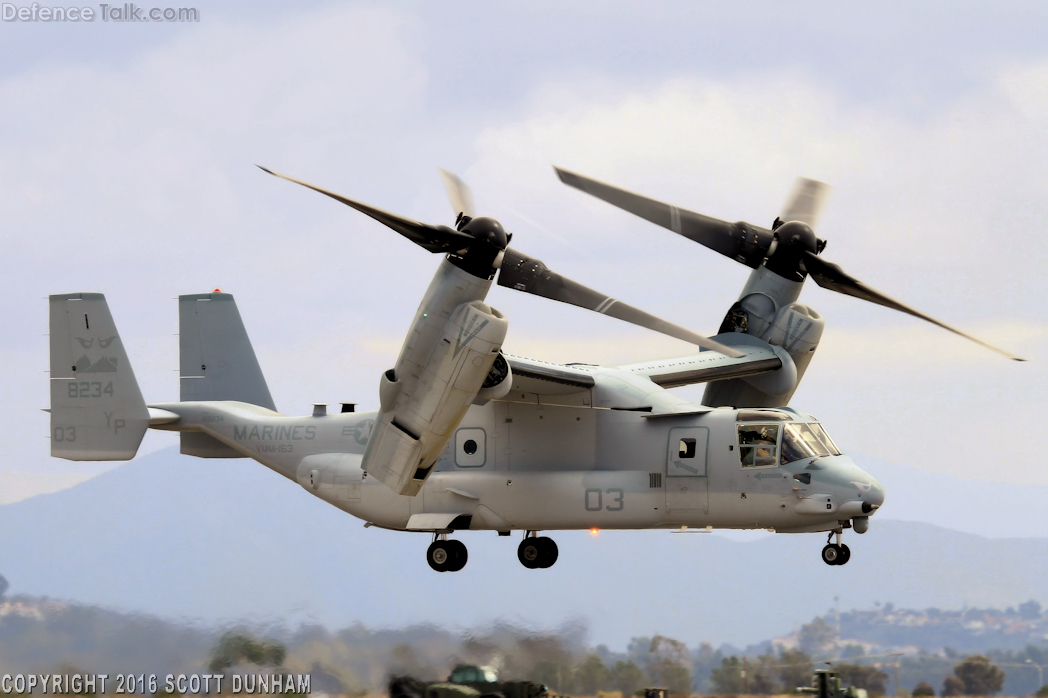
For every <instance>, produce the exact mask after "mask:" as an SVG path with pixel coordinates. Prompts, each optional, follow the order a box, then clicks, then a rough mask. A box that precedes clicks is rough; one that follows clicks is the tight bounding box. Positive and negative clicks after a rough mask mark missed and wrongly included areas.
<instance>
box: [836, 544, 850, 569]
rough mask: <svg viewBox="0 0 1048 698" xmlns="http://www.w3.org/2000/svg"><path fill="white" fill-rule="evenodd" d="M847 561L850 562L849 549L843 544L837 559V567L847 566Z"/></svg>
mask: <svg viewBox="0 0 1048 698" xmlns="http://www.w3.org/2000/svg"><path fill="white" fill-rule="evenodd" d="M848 560H851V548H849V547H848V546H847V545H845V544H844V543H841V555H840V557H839V558H837V564H838V565H847V564H848Z"/></svg>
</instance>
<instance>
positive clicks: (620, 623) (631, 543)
mask: <svg viewBox="0 0 1048 698" xmlns="http://www.w3.org/2000/svg"><path fill="white" fill-rule="evenodd" d="M1001 504H1002V505H1003V503H1001ZM554 535H555V537H556V539H557V542H558V544H559V545H560V551H561V553H560V560H559V561H558V562H557V564H556V566H555V567H553V568H552V569H549V570H544V571H543V570H527V569H524V568H523V567H522V566H521V565H520V564H519V563H518V562H517V560H516V546H517V536H513V537H511V538H499V537H497V536H496V535H495V534H494V533H470V532H465V533H463V534H462V536H461V538H462V540H463V541H464V542H466V544H467V545H468V546H469V550H470V560H469V564H468V565H467V567H466V569H464V570H463V571H462V572H458V573H447V574H437V573H435V572H432V571H431V570H430V569H429V568H428V567H427V566H426V564H425V562H424V558H423V554H424V551H425V548H426V546H427V545H428V544H429V536H428V535H426V534H408V533H397V532H391V531H383V530H379V529H374V528H371V529H364V528H363V525H362V522H361V521H359V520H357V519H355V518H353V517H351V516H349V515H347V514H344V513H342V512H340V511H338V510H336V509H335V508H333V507H331V506H329V505H327V504H325V503H323V502H321V501H320V500H317V499H315V498H313V497H312V496H310V495H309V494H308V493H306V492H305V491H304V490H302V489H301V488H300V487H298V485H296V484H294V483H291V482H289V481H287V480H285V479H283V478H281V477H280V476H278V475H275V474H274V473H272V472H270V471H268V470H267V469H265V468H264V467H262V466H260V465H258V464H257V463H254V462H251V461H246V460H199V459H194V458H188V457H183V456H180V455H178V453H177V452H176V451H175V450H174V449H168V450H164V451H160V452H158V453H155V454H152V455H149V456H145V457H142V458H140V459H138V460H134V461H131V462H129V463H127V464H124V465H121V466H120V467H118V468H115V469H114V470H112V471H109V472H107V473H104V474H102V475H100V476H98V477H96V478H94V479H92V480H90V481H88V482H85V483H82V484H80V485H77V486H75V487H73V488H71V489H68V490H65V491H62V492H57V493H54V494H48V495H41V496H38V497H34V498H32V499H28V500H25V501H22V502H17V503H14V504H8V505H4V506H0V573H2V574H3V575H4V576H5V577H6V578H7V579H8V580H9V581H10V583H11V590H10V591H11V593H19V592H23V593H31V594H35V595H47V596H51V597H55V598H62V599H75V600H77V601H79V602H83V603H88V604H99V605H101V606H104V607H109V608H113V609H118V610H125V611H132V612H141V613H149V614H156V615H159V616H163V617H167V618H176V619H186V620H198V621H202V622H204V623H207V624H214V623H219V622H223V621H228V620H232V619H248V620H255V621H281V622H286V623H290V624H297V622H299V621H309V622H318V623H321V624H323V625H325V626H327V627H329V628H335V627H344V626H347V625H350V624H352V623H354V622H361V623H364V624H366V625H368V626H370V627H385V628H396V627H404V626H408V625H412V624H417V623H423V622H428V623H435V624H438V625H441V626H445V627H449V628H452V629H454V628H463V627H471V626H479V625H482V624H486V623H489V622H490V621H492V620H493V619H497V618H502V619H506V620H508V621H510V622H514V623H518V624H522V625H524V626H530V627H539V628H553V627H556V626H558V625H560V624H562V623H564V622H565V621H568V620H572V619H574V620H582V621H584V622H585V623H587V624H588V626H589V628H590V639H591V641H592V642H594V643H604V644H607V645H609V646H612V647H616V646H617V647H624V646H625V645H626V643H627V642H628V641H629V639H630V638H631V637H634V636H639V635H648V636H650V635H653V634H655V633H662V634H664V635H668V636H670V637H675V638H679V639H681V640H682V641H685V642H687V643H688V644H689V645H692V646H697V645H698V644H699V642H701V641H704V640H709V641H712V642H714V643H715V644H720V643H721V642H731V643H733V644H737V645H745V644H747V643H751V642H757V641H760V640H763V639H766V638H768V637H775V636H780V635H785V634H788V633H790V632H792V631H793V630H795V629H796V628H797V627H798V626H799V625H800V623H803V622H806V621H807V620H808V619H810V618H812V617H813V616H815V615H821V614H824V613H825V612H826V611H827V609H829V608H832V607H833V606H834V597H839V598H840V602H839V605H840V607H841V609H842V610H846V609H849V608H871V607H872V606H873V605H874V603H875V602H887V601H892V602H894V603H895V604H896V605H897V606H899V607H909V608H927V607H933V606H934V607H938V608H944V609H950V608H954V609H959V608H962V607H964V606H965V605H969V606H980V607H997V608H1003V607H1005V606H1016V605H1018V604H1020V603H1023V602H1025V601H1027V600H1029V599H1039V600H1045V599H1048V539H1041V538H1037V539H1029V538H1027V539H998V540H988V539H985V538H981V537H979V536H976V535H972V534H968V533H959V532H956V531H950V530H945V529H942V528H937V527H935V526H931V525H927V524H918V523H902V522H898V521H890V520H887V521H882V520H878V519H877V518H876V517H875V518H874V520H873V522H872V525H871V528H870V532H869V533H867V534H866V535H864V536H858V535H854V534H851V535H849V536H847V541H848V543H849V544H850V546H851V548H852V551H853V555H852V560H851V562H850V563H849V564H848V565H847V566H846V567H841V568H831V567H827V566H826V565H824V564H823V563H822V562H821V561H820V559H819V555H818V552H819V549H820V548H821V547H822V545H823V541H824V540H825V538H824V537H823V536H819V535H775V536H764V537H762V538H759V539H756V540H752V541H748V542H742V541H738V540H731V539H728V538H725V537H722V536H719V535H703V534H682V535H677V534H670V533H668V532H665V531H659V532H656V531H638V532H613V531H603V532H601V533H600V534H599V535H597V536H591V535H590V534H589V533H588V532H570V533H555V534H554Z"/></svg>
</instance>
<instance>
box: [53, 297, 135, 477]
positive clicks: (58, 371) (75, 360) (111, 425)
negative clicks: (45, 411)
mask: <svg viewBox="0 0 1048 698" xmlns="http://www.w3.org/2000/svg"><path fill="white" fill-rule="evenodd" d="M49 301H50V304H49V305H50V311H49V312H50V330H51V342H50V344H51V455H52V456H54V457H56V458H66V459H68V460H130V459H132V458H134V457H135V453H137V452H138V446H139V444H141V443H142V436H143V435H144V434H145V432H146V429H147V428H148V427H149V411H148V410H147V409H146V404H145V401H144V400H143V399H142V392H141V391H140V390H139V388H138V382H137V381H136V380H135V374H134V372H133V371H132V370H131V364H130V363H129V362H128V360H127V353H126V352H125V351H124V344H123V342H122V341H121V340H120V336H119V334H117V331H116V325H115V324H114V323H113V316H112V315H111V314H110V312H109V306H108V304H107V303H106V299H105V296H103V295H102V294H101V293H66V294H59V295H54V296H51V297H50V299H49Z"/></svg>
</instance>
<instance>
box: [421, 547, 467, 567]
mask: <svg viewBox="0 0 1048 698" xmlns="http://www.w3.org/2000/svg"><path fill="white" fill-rule="evenodd" d="M453 542H454V541H450V540H435V541H433V543H431V544H430V546H429V549H428V550H427V551H426V562H428V563H429V566H430V567H432V568H433V569H434V570H436V571H437V572H447V571H449V570H452V569H454V564H455V551H454V546H452V545H451V543H453ZM463 547H464V546H463ZM463 564H465V563H463Z"/></svg>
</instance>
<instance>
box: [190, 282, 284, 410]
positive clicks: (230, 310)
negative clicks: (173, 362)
mask: <svg viewBox="0 0 1048 698" xmlns="http://www.w3.org/2000/svg"><path fill="white" fill-rule="evenodd" d="M178 350H179V376H180V377H181V390H180V393H181V395H180V399H181V400H182V401H183V402H188V401H191V400H236V401H237V402H248V403H251V404H252V405H258V406H259V407H265V408H266V409H270V410H273V411H276V409H277V408H276V406H275V405H274V404H273V397H272V396H271V395H270V394H269V386H268V385H266V379H265V377H264V376H263V375H262V368H261V367H260V366H259V365H258V359H257V358H255V350H254V348H252V346H251V340H250V339H248V337H247V330H245V329H244V322H243V321H242V320H241V319H240V311H239V310H237V304H236V301H235V300H233V294H231V293H197V294H193V295H188V296H179V297H178Z"/></svg>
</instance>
